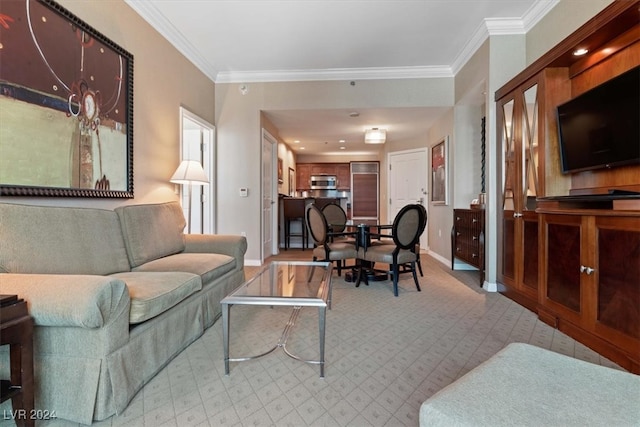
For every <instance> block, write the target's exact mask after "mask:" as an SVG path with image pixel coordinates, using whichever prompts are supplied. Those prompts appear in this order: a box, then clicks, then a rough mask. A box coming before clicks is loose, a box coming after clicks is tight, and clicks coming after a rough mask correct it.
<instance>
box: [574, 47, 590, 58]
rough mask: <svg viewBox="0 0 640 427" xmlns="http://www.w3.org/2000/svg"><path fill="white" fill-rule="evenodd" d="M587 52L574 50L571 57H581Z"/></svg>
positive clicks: (581, 49)
mask: <svg viewBox="0 0 640 427" xmlns="http://www.w3.org/2000/svg"><path fill="white" fill-rule="evenodd" d="M587 52H589V50H588V49H585V48H583V47H582V48H580V49H576V50H574V51H573V55H574V56H582V55H585V54H586V53H587Z"/></svg>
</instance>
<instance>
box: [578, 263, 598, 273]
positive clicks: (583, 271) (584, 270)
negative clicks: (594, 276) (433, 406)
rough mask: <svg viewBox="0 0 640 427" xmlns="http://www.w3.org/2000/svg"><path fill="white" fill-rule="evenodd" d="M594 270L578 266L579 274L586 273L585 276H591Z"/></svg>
mask: <svg viewBox="0 0 640 427" xmlns="http://www.w3.org/2000/svg"><path fill="white" fill-rule="evenodd" d="M595 271H596V269H595V268H591V267H586V266H584V265H581V266H580V273H587V274H591V273H593V272H595Z"/></svg>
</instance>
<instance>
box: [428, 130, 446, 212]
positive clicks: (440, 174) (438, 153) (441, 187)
mask: <svg viewBox="0 0 640 427" xmlns="http://www.w3.org/2000/svg"><path fill="white" fill-rule="evenodd" d="M448 143H449V137H448V136H447V137H445V138H443V139H442V140H441V141H440V142H438V143H437V144H436V145H434V146H433V147H431V203H432V204H434V205H446V204H447V203H448V202H449V200H448V197H447V195H448V194H449V188H448V187H449V182H448V181H449V180H448V174H449V173H448V172H449V168H448V162H449V158H448V157H449V155H448V148H449V147H448V145H449V144H448Z"/></svg>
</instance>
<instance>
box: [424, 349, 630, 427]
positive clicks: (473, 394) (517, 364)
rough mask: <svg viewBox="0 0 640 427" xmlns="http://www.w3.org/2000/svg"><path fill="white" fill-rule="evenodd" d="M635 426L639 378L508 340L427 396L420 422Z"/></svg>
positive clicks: (443, 424)
mask: <svg viewBox="0 0 640 427" xmlns="http://www.w3.org/2000/svg"><path fill="white" fill-rule="evenodd" d="M528 425H529V426H638V425H640V376H637V375H634V374H630V373H628V372H624V371H619V370H616V369H612V368H607V367H604V366H599V365H594V364H592V363H588V362H584V361H581V360H578V359H574V358H571V357H568V356H564V355H561V354H558V353H554V352H552V351H549V350H545V349H542V348H539V347H535V346H532V345H529V344H521V343H512V344H509V345H508V346H507V347H505V348H504V349H502V350H501V351H500V352H498V353H497V354H495V355H494V356H493V357H491V358H490V359H489V360H487V361H486V362H484V363H483V364H481V365H479V366H478V367H476V368H474V369H472V370H471V371H469V372H468V373H467V374H466V375H464V376H463V377H461V378H460V379H458V380H457V381H455V382H453V383H452V384H450V385H448V386H447V387H445V388H443V389H442V390H440V391H439V392H438V393H436V394H434V395H433V396H432V397H431V398H429V399H427V400H426V401H425V402H424V403H423V404H422V406H421V408H420V426H430V427H432V426H447V427H450V426H492V427H494V426H528Z"/></svg>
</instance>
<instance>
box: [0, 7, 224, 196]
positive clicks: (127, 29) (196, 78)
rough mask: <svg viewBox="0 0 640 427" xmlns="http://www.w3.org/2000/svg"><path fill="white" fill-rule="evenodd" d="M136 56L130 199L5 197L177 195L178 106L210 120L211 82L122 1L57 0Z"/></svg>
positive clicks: (213, 89)
mask: <svg viewBox="0 0 640 427" xmlns="http://www.w3.org/2000/svg"><path fill="white" fill-rule="evenodd" d="M59 3H60V4H61V5H62V6H63V7H65V8H67V9H69V11H70V12H71V13H73V14H74V15H76V16H78V17H79V18H80V19H82V20H83V21H85V22H87V23H88V24H89V25H90V26H92V27H93V28H95V29H96V30H97V31H99V32H101V33H102V34H104V35H105V36H106V37H107V38H109V39H110V40H112V41H113V42H115V43H116V44H118V45H120V46H121V47H122V48H123V49H125V50H127V51H128V52H130V53H131V54H133V57H134V107H133V110H134V119H133V123H134V132H133V134H134V136H133V137H134V141H133V147H134V196H135V197H134V199H93V198H92V199H86V198H69V199H64V198H24V197H3V201H7V202H15V203H25V204H39V205H45V204H46V205H59V206H95V207H103V208H113V207H116V206H119V205H122V204H131V203H152V202H163V201H168V200H177V199H178V196H177V195H176V194H175V193H174V185H173V184H170V183H169V178H170V177H171V175H172V174H173V172H174V170H175V169H176V167H177V166H178V163H179V146H180V135H179V107H180V106H181V105H182V106H184V107H186V108H187V109H189V110H190V111H192V112H193V113H195V114H197V115H199V116H201V117H202V118H203V119H205V120H207V121H209V122H211V123H213V122H214V120H215V116H214V97H215V86H214V83H213V82H212V81H211V80H209V79H208V78H207V77H206V76H205V75H204V74H203V73H201V72H200V71H199V70H198V69H197V68H196V67H195V66H194V65H193V64H191V62H189V61H187V59H186V58H184V56H183V55H182V54H180V53H179V52H178V51H177V50H176V49H175V48H174V47H173V46H171V45H170V44H169V42H167V41H166V40H165V39H164V38H163V37H161V36H160V34H159V33H157V32H156V31H155V30H154V29H152V28H151V27H150V26H149V25H148V24H147V23H146V21H144V20H143V19H142V18H141V17H140V16H139V15H138V14H137V13H135V12H134V11H133V10H132V9H131V8H130V7H129V6H128V5H127V4H126V3H124V1H122V0H113V1H77V0H59Z"/></svg>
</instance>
